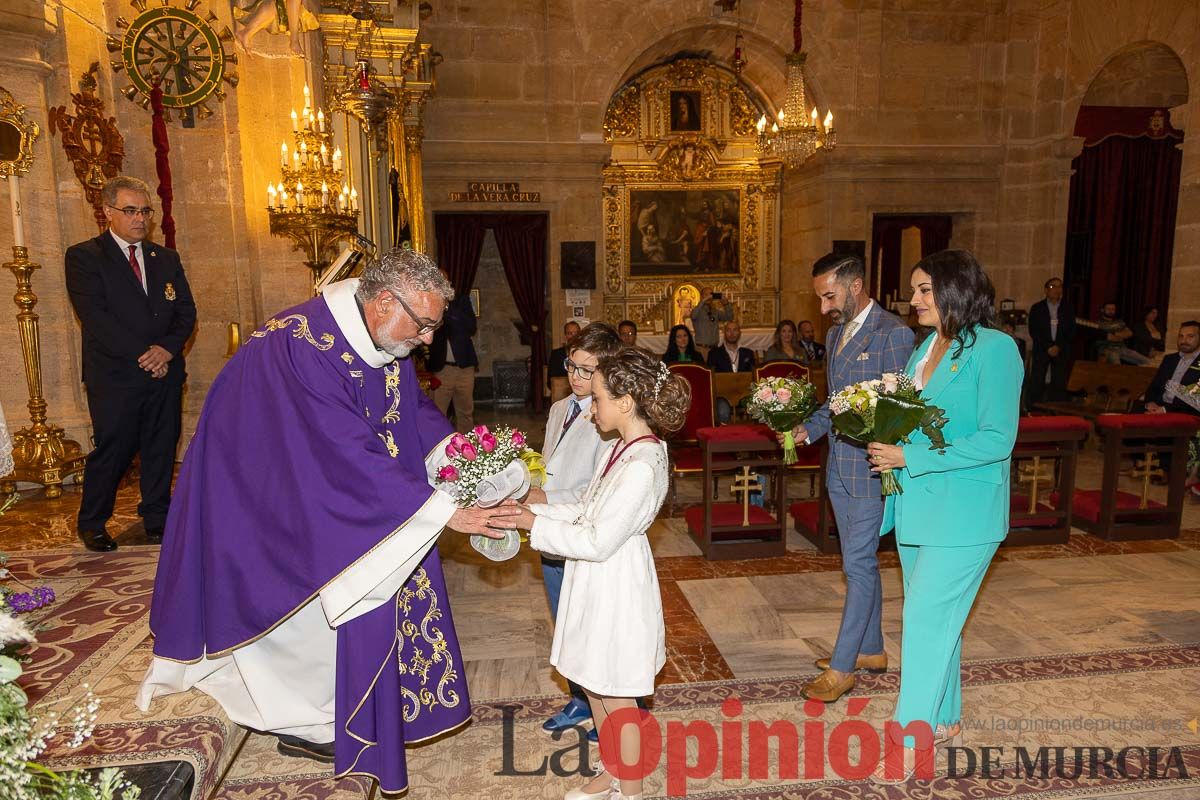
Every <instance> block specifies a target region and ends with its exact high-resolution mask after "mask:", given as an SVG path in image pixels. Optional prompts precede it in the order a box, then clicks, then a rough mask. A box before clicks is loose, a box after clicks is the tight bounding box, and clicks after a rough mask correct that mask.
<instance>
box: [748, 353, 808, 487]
mask: <svg viewBox="0 0 1200 800" xmlns="http://www.w3.org/2000/svg"><path fill="white" fill-rule="evenodd" d="M811 374H812V373H810V372H809V369H808V367H807V366H806V365H804V364H801V363H799V362H797V361H789V360H786V359H776V360H774V361H766V362H763V363H762V364H760V365H759V366H757V367H755V368H754V382H755V383H757V382H758V381H759V380H761V379H763V378H795V379H797V380H805V381H809V382H811V381H812V378H811V377H810V375H811ZM796 454H797V456H798V458H799V460H798V461H797V462H796V463H795V464H789V465H788V468H787V469H788V472H789V473H793V474H794V473H800V474H803V475H806V476H808V496H809V497H815V496H816V494H817V473H818V472H820V470H821V467H822V465H823V463H824V462H823V460H822V459H821V457H820V453H819V451H818V449H817V448H815V447H799V448H797V453H796Z"/></svg>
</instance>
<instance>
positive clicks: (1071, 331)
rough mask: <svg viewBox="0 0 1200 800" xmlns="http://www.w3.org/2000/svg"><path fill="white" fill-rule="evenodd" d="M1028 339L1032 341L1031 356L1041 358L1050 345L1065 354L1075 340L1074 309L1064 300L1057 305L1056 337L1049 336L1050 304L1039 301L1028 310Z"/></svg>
mask: <svg viewBox="0 0 1200 800" xmlns="http://www.w3.org/2000/svg"><path fill="white" fill-rule="evenodd" d="M1029 338H1031V339H1033V355H1034V356H1042V355H1045V354H1046V351H1047V350H1049V349H1050V346H1051V345H1055V344H1056V345H1058V346H1059V347H1060V348H1062V350H1063V351H1064V352H1065V351H1067V350H1069V349H1070V347H1071V340H1072V339H1074V338H1075V309H1074V308H1072V307H1071V304H1070V303H1068V302H1067V301H1066V299H1065V298H1064V299H1063V301H1062V302H1061V303H1059V304H1058V336H1055V337H1051V336H1050V304H1049V303H1047V302H1046V301H1045V300H1039V301H1038V302H1036V303H1034V304H1033V306H1032V307H1031V308H1030V309H1029Z"/></svg>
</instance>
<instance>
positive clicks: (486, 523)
mask: <svg viewBox="0 0 1200 800" xmlns="http://www.w3.org/2000/svg"><path fill="white" fill-rule="evenodd" d="M520 513H521V510H520V509H519V508H517V507H516V506H497V507H496V508H480V507H479V506H471V507H470V508H460V509H458V510H457V511H455V512H454V515H453V516H452V517H450V521H449V522H447V523H446V527H447V528H450V529H452V530H456V531H458V532H459V533H467V534H477V535H479V536H486V537H488V538H489V539H500V538H503V536H504V534H502V533H500V531H501V530H505V529H509V528H515V527H517V526H516V524H515V523H514V522H513V518H514V517H516V516H517V515H518V514H520Z"/></svg>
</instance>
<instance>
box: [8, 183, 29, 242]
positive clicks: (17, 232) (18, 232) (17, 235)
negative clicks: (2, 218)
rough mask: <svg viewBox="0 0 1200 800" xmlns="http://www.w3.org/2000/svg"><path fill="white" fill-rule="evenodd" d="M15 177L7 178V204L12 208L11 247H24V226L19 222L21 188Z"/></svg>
mask: <svg viewBox="0 0 1200 800" xmlns="http://www.w3.org/2000/svg"><path fill="white" fill-rule="evenodd" d="M18 180H20V179H19V178H18V177H17V176H16V175H9V176H8V202H9V205H10V206H11V207H12V219H13V245H14V246H16V247H24V246H25V224H24V223H23V222H22V221H21V188H20V186H19V184H18V183H17V181H18Z"/></svg>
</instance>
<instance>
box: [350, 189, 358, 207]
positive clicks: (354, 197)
mask: <svg viewBox="0 0 1200 800" xmlns="http://www.w3.org/2000/svg"><path fill="white" fill-rule="evenodd" d="M350 210H351V211H354V212H357V211H358V189H351V190H350Z"/></svg>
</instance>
